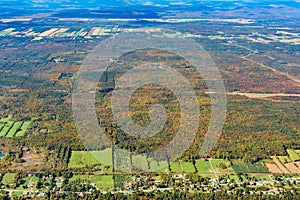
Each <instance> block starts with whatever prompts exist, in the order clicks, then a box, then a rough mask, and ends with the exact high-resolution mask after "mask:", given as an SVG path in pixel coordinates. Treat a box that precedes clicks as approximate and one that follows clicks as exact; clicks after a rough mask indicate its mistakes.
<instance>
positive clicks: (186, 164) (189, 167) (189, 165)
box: [181, 162, 196, 173]
mask: <svg viewBox="0 0 300 200" xmlns="http://www.w3.org/2000/svg"><path fill="white" fill-rule="evenodd" d="M181 164H182V167H183V170H184V172H186V173H194V172H196V170H195V167H194V165H193V164H192V163H190V162H182V163H181Z"/></svg>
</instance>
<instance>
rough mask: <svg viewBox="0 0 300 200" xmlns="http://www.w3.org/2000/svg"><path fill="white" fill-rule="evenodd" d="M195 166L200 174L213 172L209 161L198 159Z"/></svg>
mask: <svg viewBox="0 0 300 200" xmlns="http://www.w3.org/2000/svg"><path fill="white" fill-rule="evenodd" d="M195 166H196V168H197V171H198V173H200V174H211V173H212V172H211V171H210V168H211V167H210V164H209V161H205V160H196V163H195Z"/></svg>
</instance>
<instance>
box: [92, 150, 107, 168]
mask: <svg viewBox="0 0 300 200" xmlns="http://www.w3.org/2000/svg"><path fill="white" fill-rule="evenodd" d="M90 154H91V155H92V156H93V157H94V158H96V159H97V160H98V161H99V162H100V163H101V164H103V165H106V166H111V165H112V159H111V155H112V151H111V148H107V149H105V150H103V151H90Z"/></svg>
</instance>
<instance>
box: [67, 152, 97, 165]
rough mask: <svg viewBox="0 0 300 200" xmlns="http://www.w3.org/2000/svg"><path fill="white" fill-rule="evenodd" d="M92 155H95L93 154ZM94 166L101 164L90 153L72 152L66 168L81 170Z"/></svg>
mask: <svg viewBox="0 0 300 200" xmlns="http://www.w3.org/2000/svg"><path fill="white" fill-rule="evenodd" d="M93 153H94V154H95V152H93ZM96 164H101V163H100V161H99V160H98V159H97V158H95V157H94V156H93V155H92V154H91V153H90V152H88V151H72V154H71V157H70V161H69V165H68V168H83V167H89V166H92V165H96Z"/></svg>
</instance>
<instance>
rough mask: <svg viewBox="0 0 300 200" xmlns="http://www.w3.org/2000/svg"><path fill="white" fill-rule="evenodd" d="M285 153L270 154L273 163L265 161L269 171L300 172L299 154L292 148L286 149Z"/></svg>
mask: <svg viewBox="0 0 300 200" xmlns="http://www.w3.org/2000/svg"><path fill="white" fill-rule="evenodd" d="M287 153H288V156H271V158H272V161H273V163H265V164H266V167H267V168H268V169H269V171H270V172H271V173H284V174H290V173H292V174H299V173H300V165H299V164H300V161H298V160H299V154H298V153H297V151H295V150H292V149H288V150H287Z"/></svg>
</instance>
